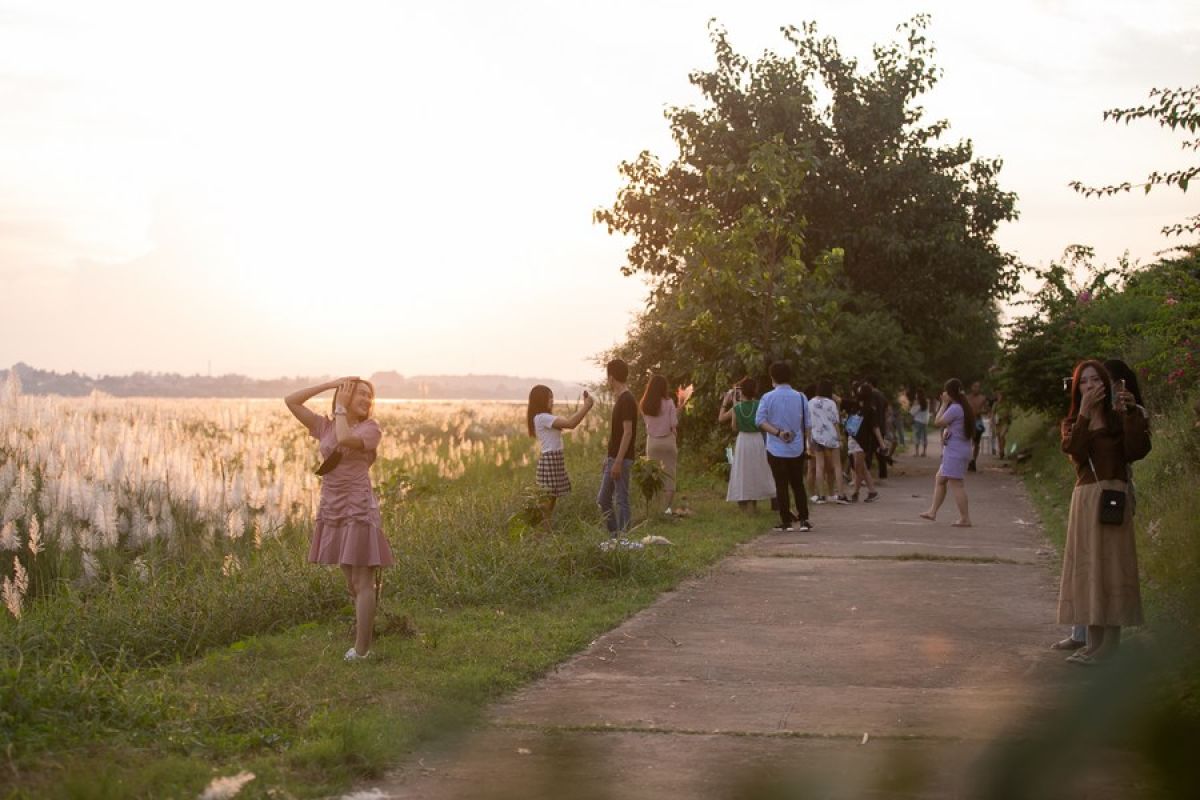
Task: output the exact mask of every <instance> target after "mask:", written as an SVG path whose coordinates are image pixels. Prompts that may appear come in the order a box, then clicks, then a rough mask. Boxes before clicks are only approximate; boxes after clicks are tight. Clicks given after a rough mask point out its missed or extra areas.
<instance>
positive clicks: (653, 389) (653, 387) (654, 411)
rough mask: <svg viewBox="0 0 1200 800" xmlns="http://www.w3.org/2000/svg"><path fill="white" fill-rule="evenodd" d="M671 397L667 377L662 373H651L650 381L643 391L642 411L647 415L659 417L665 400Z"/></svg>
mask: <svg viewBox="0 0 1200 800" xmlns="http://www.w3.org/2000/svg"><path fill="white" fill-rule="evenodd" d="M670 399H671V394H670V391H669V390H668V389H667V379H666V378H664V377H663V376H662V375H658V374H655V375H651V376H650V382H649V383H647V384H646V391H644V392H642V402H641V406H642V413H643V414H645V415H646V416H647V417H657V416H658V415H659V414H661V413H662V404H663V400H670Z"/></svg>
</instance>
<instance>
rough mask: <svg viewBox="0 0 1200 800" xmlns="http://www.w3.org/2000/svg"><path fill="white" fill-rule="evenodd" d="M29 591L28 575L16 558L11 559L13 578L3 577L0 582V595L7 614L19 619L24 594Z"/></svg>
mask: <svg viewBox="0 0 1200 800" xmlns="http://www.w3.org/2000/svg"><path fill="white" fill-rule="evenodd" d="M28 591H29V575H28V573H26V572H25V568H24V567H23V566H21V561H20V559H18V558H15V557H14V558H13V576H12V578H11V579H10V578H9V577H8V576H5V578H4V580H3V581H2V582H0V595H3V597H4V605H5V607H6V608H7V609H8V613H10V614H12V615H13V616H14V617H16V618H17V619H20V618H21V604H22V603H23V602H24V600H25V593H26V592H28Z"/></svg>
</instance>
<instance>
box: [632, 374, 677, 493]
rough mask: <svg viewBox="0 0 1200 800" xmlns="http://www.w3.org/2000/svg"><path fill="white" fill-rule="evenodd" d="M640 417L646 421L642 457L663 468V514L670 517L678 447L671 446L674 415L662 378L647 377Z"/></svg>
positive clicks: (673, 443)
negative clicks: (644, 456)
mask: <svg viewBox="0 0 1200 800" xmlns="http://www.w3.org/2000/svg"><path fill="white" fill-rule="evenodd" d="M640 405H641V409H642V418H643V419H645V420H646V458H652V459H654V460H655V461H658V462H659V463H661V464H662V466H663V471H664V472H666V473H667V477H666V480H665V481H664V482H663V496H664V497H665V498H666V501H667V508H666V511H664V512H663V513H664V514H671V513H673V512H672V511H671V503H672V502H674V500H675V463H676V461H677V460H678V458H679V448H678V446H677V445H676V443H675V426H676V425H677V423H678V416H677V415H676V413H675V401H674V400H672V399H671V392H670V391H669V390H668V389H667V379H666V378H664V377H663V376H662V375H651V376H650V382H649V383H648V384H646V391H645V392H643V393H642V402H641V404H640Z"/></svg>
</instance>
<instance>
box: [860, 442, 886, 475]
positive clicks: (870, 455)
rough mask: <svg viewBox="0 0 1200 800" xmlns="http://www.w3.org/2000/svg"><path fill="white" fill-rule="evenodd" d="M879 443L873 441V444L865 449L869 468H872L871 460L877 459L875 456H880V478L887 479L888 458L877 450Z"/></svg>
mask: <svg viewBox="0 0 1200 800" xmlns="http://www.w3.org/2000/svg"><path fill="white" fill-rule="evenodd" d="M876 447H878V443H876V442H871V446H870V447H868V448H866V449H865V452H866V463H867V470H870V469H871V462H872V461H874V460H875V456H876V455H878V456H879V479H880V480H887V459H886V458H884V457H883V455H882V454H880V453H878V452H877V450H876Z"/></svg>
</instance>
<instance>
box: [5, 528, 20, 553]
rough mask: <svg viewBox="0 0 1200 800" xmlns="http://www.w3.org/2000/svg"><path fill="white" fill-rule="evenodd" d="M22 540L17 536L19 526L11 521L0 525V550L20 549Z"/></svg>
mask: <svg viewBox="0 0 1200 800" xmlns="http://www.w3.org/2000/svg"><path fill="white" fill-rule="evenodd" d="M20 549H21V540H20V539H18V538H17V528H16V526H15V525H13V524H12V523H11V522H5V523H4V525H2V526H0V550H20Z"/></svg>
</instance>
